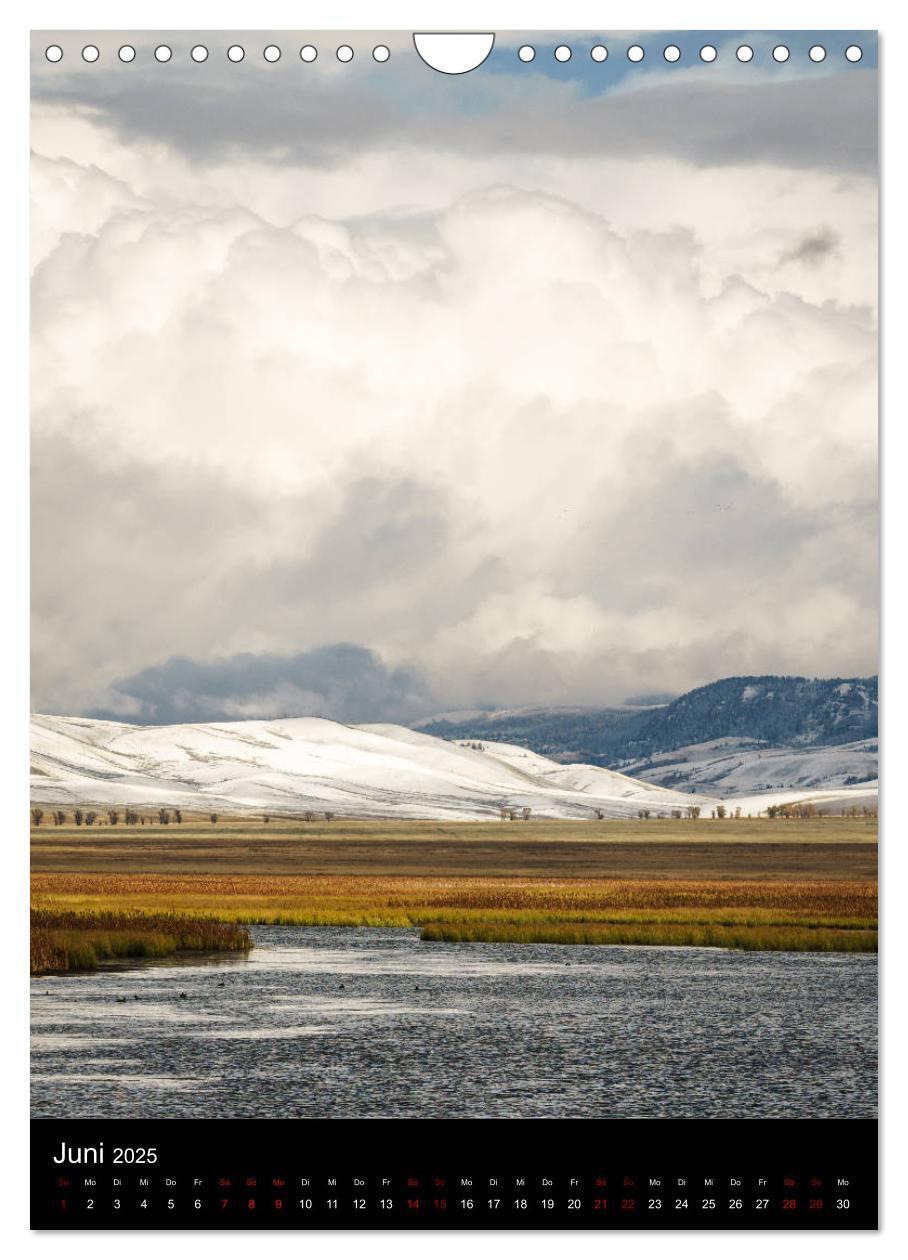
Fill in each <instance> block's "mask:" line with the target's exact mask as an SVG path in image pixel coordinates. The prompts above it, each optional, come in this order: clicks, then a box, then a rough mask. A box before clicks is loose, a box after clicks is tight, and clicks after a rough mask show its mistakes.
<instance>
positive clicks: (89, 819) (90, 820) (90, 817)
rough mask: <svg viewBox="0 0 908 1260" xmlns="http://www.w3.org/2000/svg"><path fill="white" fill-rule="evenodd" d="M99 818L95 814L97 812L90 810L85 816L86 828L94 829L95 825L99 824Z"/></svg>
mask: <svg viewBox="0 0 908 1260" xmlns="http://www.w3.org/2000/svg"><path fill="white" fill-rule="evenodd" d="M97 818H98V815H97V814H96V813H95V811H94V810H93V809H90V810H89V811H88V813H87V814H86V815H85V826H86V827H93V826H94V825H95V823H96V822H97Z"/></svg>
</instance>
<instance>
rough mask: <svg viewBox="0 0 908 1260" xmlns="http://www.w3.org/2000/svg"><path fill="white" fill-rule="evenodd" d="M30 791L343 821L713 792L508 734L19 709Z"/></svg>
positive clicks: (555, 808)
mask: <svg viewBox="0 0 908 1260" xmlns="http://www.w3.org/2000/svg"><path fill="white" fill-rule="evenodd" d="M31 739H32V797H33V799H34V800H36V801H39V802H41V803H43V804H47V805H55V804H61V805H71V804H95V805H105V804H110V805H119V806H123V805H138V806H144V807H150V808H153V807H159V806H177V807H181V808H183V809H187V810H193V809H194V810H205V811H208V810H211V809H216V810H219V811H224V812H230V811H245V810H253V809H254V810H262V809H265V810H269V811H273V812H275V813H278V812H287V813H300V812H302V811H303V810H307V809H311V810H333V811H336V812H338V813H340V814H343V815H345V816H347V817H364V818H375V817H398V818H488V817H496V816H497V815H498V812H499V810H500V809H501V808H503V807H507V808H515V809H521V808H523V807H529V808H530V809H531V810H532V811H533V814H534V815H535V816H541V817H547V818H591V817H594V816H595V813H596V811H597V810H599V811H601V812H602V813H603V814H604V816H606V817H609V818H622V817H633V816H635V815H636V813H637V811H638V810H639V809H641V808H645V809H650V810H651V811H653V812H654V813H658V812H660V811H664V812H666V813H668V812H669V811H670V810H671V809H673V808H680V807H683V806H687V805H690V804H693V803H695V804H699V805H701V806H702V807H703V808H704V810H705V811H708V809H709V807H710V806H711V805H712V804H714V803H715V802H714V801H713V800H712V798H707V797H698V796H692V795H691V794H690V793H687V792H684V793H682V792H677V791H674V790H670V789H665V788H661V787H652V786H650V785H649V784H646V783H641V782H639V781H638V780H636V779H633V778H630V777H628V776H627V775H623V774H619V773H616V772H614V771H608V770H603V769H602V768H601V767H597V766H582V765H579V766H578V765H574V766H564V765H560V764H559V763H557V762H554V761H551V760H549V759H548V758H546V757H542V756H539V755H538V754H535V753H530V752H528V750H527V749H525V748H520V747H515V746H509V745H507V744H494V745H489V746H488V747H486V748H483V749H482V750H480V749H477V748H475V747H469V746H461V745H459V744H456V743H451V742H448V741H446V740H442V739H437V738H435V737H433V736H431V735H425V734H422V733H420V732H417V731H413V730H410V729H408V728H406V727H401V726H385V725H371V726H345V725H343V724H341V723H338V722H330V721H327V720H325V719H322V718H293V719H287V720H280V721H246V722H222V723H211V724H206V725H194V726H188V725H180V726H163V727H162V726H158V727H149V726H129V725H126V724H120V723H116V722H101V721H92V720H90V719H85V718H65V717H50V716H43V715H38V716H35V717H34V718H33V719H32V734H31Z"/></svg>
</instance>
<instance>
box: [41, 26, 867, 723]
mask: <svg viewBox="0 0 908 1260" xmlns="http://www.w3.org/2000/svg"><path fill="white" fill-rule="evenodd" d="M52 42H55V43H58V44H59V45H60V46H61V47H62V48H63V50H64V57H63V60H62V61H60V62H59V63H58V64H56V65H53V64H50V63H48V62H47V61H46V59H45V57H44V48H45V47H46V46H47V45H48V44H49V43H52ZM127 42H128V43H131V44H133V45H135V47H136V49H137V56H136V59H135V60H134V61H133V62H132V63H130V64H123V63H121V62H120V61H119V60H118V58H117V52H116V50H117V48H118V47H119V46H120V45H121V44H123V43H127ZM235 42H241V43H242V44H243V45H244V46H245V48H246V56H245V57H244V59H243V61H242V62H241V63H239V64H232V63H230V62H229V61H228V60H227V58H226V56H225V50H226V47H227V45H228V44H230V43H235ZM305 42H312V43H315V44H317V45H318V47H319V56H318V58H317V60H316V61H315V62H313V63H311V64H305V63H303V62H302V61H301V59H300V57H299V55H298V54H299V47H300V44H301V43H305ZM632 42H639V43H640V44H642V45H643V47H644V48H645V50H646V57H645V58H644V60H643V62H642V63H640V64H639V65H632V64H630V63H629V62H628V60H627V58H626V56H625V52H626V48H627V46H628V44H629V43H632ZM780 42H784V43H786V44H787V45H788V46H789V47H790V49H791V57H790V59H789V60H788V62H786V63H785V64H784V65H780V64H777V63H775V62H774V61H773V59H772V56H771V51H770V50H771V49H772V47H773V46H774V45H776V44H778V43H780ZM854 42H857V43H859V44H860V45H861V46H862V48H863V49H864V55H863V57H862V59H861V61H860V62H858V63H857V64H850V63H849V62H847V61H846V60H845V58H844V56H843V49H844V47H845V46H846V45H847V44H849V43H854ZM86 43H92V44H95V45H97V46H98V48H99V49H100V52H101V56H100V59H99V60H98V61H97V62H96V63H94V64H88V63H86V62H84V61H83V60H82V58H81V56H80V50H81V48H82V46H83V45H84V44H86ZM198 43H203V44H206V45H207V46H208V47H209V49H210V55H209V57H208V60H207V61H205V62H204V63H203V64H196V63H194V62H193V61H192V60H191V59H190V56H189V49H190V47H191V46H192V45H194V44H198ZM272 43H273V44H277V45H279V46H280V47H281V49H282V56H281V58H280V60H279V61H278V62H276V63H274V64H268V63H267V62H266V61H265V60H264V59H263V57H262V49H263V48H264V46H265V45H267V44H272ZM341 43H349V44H350V45H351V46H352V47H353V49H354V53H355V56H354V59H353V61H352V62H350V63H349V64H346V65H345V64H342V63H340V62H339V61H338V60H337V58H336V57H335V55H334V49H335V48H336V47H337V45H338V44H341ZM379 43H383V44H386V45H387V46H388V47H389V48H390V49H391V57H390V59H389V60H388V61H387V62H386V63H384V64H377V63H376V62H375V61H373V59H372V57H371V55H370V51H371V49H372V47H373V46H374V45H375V44H379ZM524 43H532V44H533V45H534V46H535V47H536V49H537V55H536V58H535V60H534V61H533V62H530V63H528V64H524V63H522V62H521V61H520V60H519V59H518V57H517V56H516V49H517V47H518V46H519V45H521V44H524ZM560 43H568V44H570V45H571V46H572V48H573V56H572V57H571V59H570V61H568V62H566V63H563V64H561V63H558V62H557V61H555V60H554V58H553V56H552V50H553V48H554V46H555V45H556V44H560ZM595 43H603V44H605V45H606V46H607V47H608V49H609V57H608V59H607V61H605V62H603V63H600V64H597V63H595V62H593V61H592V60H591V59H590V56H589V49H590V47H591V46H592V45H593V44H595ZM667 43H675V44H677V45H678V46H679V47H680V48H681V53H682V55H681V59H680V60H679V61H678V62H677V63H676V64H673V65H671V64H668V63H667V62H666V61H665V60H664V58H663V57H662V54H661V50H662V48H663V47H664V46H665V45H666V44H667ZM703 43H713V44H715V46H716V48H717V49H718V54H719V55H718V57H717V58H716V60H715V61H714V62H712V63H711V64H704V63H702V62H701V61H700V60H699V58H698V56H697V50H698V49H699V47H700V46H701V44H703ZM741 43H748V44H750V45H752V46H753V48H754V51H755V56H754V58H753V60H752V61H751V62H749V63H748V64H742V63H740V62H738V61H737V60H736V57H735V53H734V50H735V48H736V47H737V46H738V45H739V44H741ZM816 43H820V44H823V45H825V46H826V47H827V49H828V54H827V57H826V59H825V60H824V61H823V62H821V63H814V62H812V61H811V60H810V59H809V57H808V56H807V49H808V47H809V46H810V45H812V44H816ZM158 44H167V45H169V46H170V47H171V48H172V49H173V57H172V60H171V61H170V62H169V63H167V64H166V65H165V64H160V63H158V62H157V61H156V60H155V59H154V55H153V51H152V50H153V48H154V47H155V45H158ZM875 61H876V58H875V46H874V41H873V39H872V37H870V36H868V35H867V34H866V33H853V32H852V33H844V34H843V33H842V32H835V33H827V34H825V35H824V34H817V33H813V34H810V35H808V34H804V33H791V32H787V33H786V34H785V35H784V36H773V35H771V34H767V33H765V32H760V33H751V34H734V33H729V32H721V33H719V32H714V33H712V34H711V35H705V36H704V35H700V36H697V35H691V34H690V33H680V32H673V33H668V34H664V33H663V34H652V33H645V34H639V33H638V34H636V35H633V36H626V35H620V36H619V35H613V36H609V35H607V34H606V35H602V34H595V35H578V34H576V33H572V34H571V35H570V36H548V35H541V34H540V33H539V32H534V33H533V34H532V35H528V36H526V37H524V36H520V35H513V34H511V35H506V36H499V37H498V39H497V41H496V46H495V50H494V51H493V53H492V55H491V56H490V58H489V59H488V61H486V62H485V63H484V65H483V66H481V67H480V68H479V69H478V70H476V71H474V72H472V73H470V74H467V75H463V76H444V75H440V74H438V73H436V72H434V71H432V70H430V69H429V68H428V67H426V66H425V65H424V64H423V63H422V62H421V61H420V60H419V59H418V57H417V56H416V54H415V53H414V51H413V49H412V44H411V43H410V41H409V39H408V38H407V37H405V36H404V35H402V34H400V33H395V34H392V35H387V34H366V35H359V36H355V35H351V34H350V33H349V32H347V33H345V34H343V35H337V36H335V35H330V34H325V33H320V34H319V35H318V36H317V37H316V36H303V37H301V36H299V35H298V34H295V33H294V34H282V35H275V34H269V33H255V32H248V31H244V32H242V34H241V35H238V36H236V37H226V36H224V34H223V33H221V34H219V35H216V36H215V35H212V34H210V33H209V34H198V35H196V34H193V33H192V32H179V33H176V34H160V35H154V36H147V37H146V36H142V37H137V36H136V34H135V32H132V33H130V34H129V35H128V36H125V35H119V34H117V33H106V34H103V35H99V34H98V33H93V34H92V35H90V36H80V35H79V34H78V33H73V32H65V33H60V34H57V35H53V34H47V33H42V34H41V35H39V36H38V37H36V39H35V46H34V50H33V125H32V145H33V150H34V158H33V175H32V193H33V202H34V210H33V219H32V258H33V268H34V270H33V294H32V322H33V354H32V366H33V387H32V416H33V420H32V462H33V484H32V502H33V514H32V552H33V575H32V602H33V618H32V638H33V666H32V670H33V672H32V689H33V703H34V707H35V708H36V709H38V710H41V711H44V712H55V713H81V714H99V713H104V714H110V715H117V716H120V717H122V718H123V719H124V720H135V721H143V722H164V721H173V720H208V719H213V718H227V717H246V716H249V717H251V716H262V715H273V714H294V713H319V714H322V715H324V716H332V717H338V718H341V719H342V720H346V721H374V720H407V719H410V718H414V717H419V716H422V715H424V714H427V713H431V712H435V711H437V710H440V709H445V708H454V707H463V706H473V705H517V704H537V703H538V704H557V703H579V704H598V703H606V702H612V701H618V700H621V699H623V698H624V697H626V696H628V695H631V694H635V693H640V692H653V691H671V692H675V691H680V690H684V689H687V688H689V687H692V686H697V685H699V684H702V683H704V682H707V681H710V680H711V679H713V678H717V677H722V676H724V675H728V674H745V673H798V674H809V675H814V674H817V675H852V674H863V673H867V672H872V671H874V670H875V669H876V661H877V658H876V603H877V591H876V357H875V356H876V334H875V312H876V216H877V187H876V90H877V87H876V73H875Z"/></svg>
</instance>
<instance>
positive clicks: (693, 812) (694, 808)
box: [685, 805, 700, 818]
mask: <svg viewBox="0 0 908 1260" xmlns="http://www.w3.org/2000/svg"><path fill="white" fill-rule="evenodd" d="M685 812H686V813H687V816H688V818H699V817H700V806H699V805H688V806H687V809H686V811H685Z"/></svg>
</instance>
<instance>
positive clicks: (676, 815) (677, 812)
mask: <svg viewBox="0 0 908 1260" xmlns="http://www.w3.org/2000/svg"><path fill="white" fill-rule="evenodd" d="M680 817H681V811H680V809H673V810H672V818H680Z"/></svg>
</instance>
